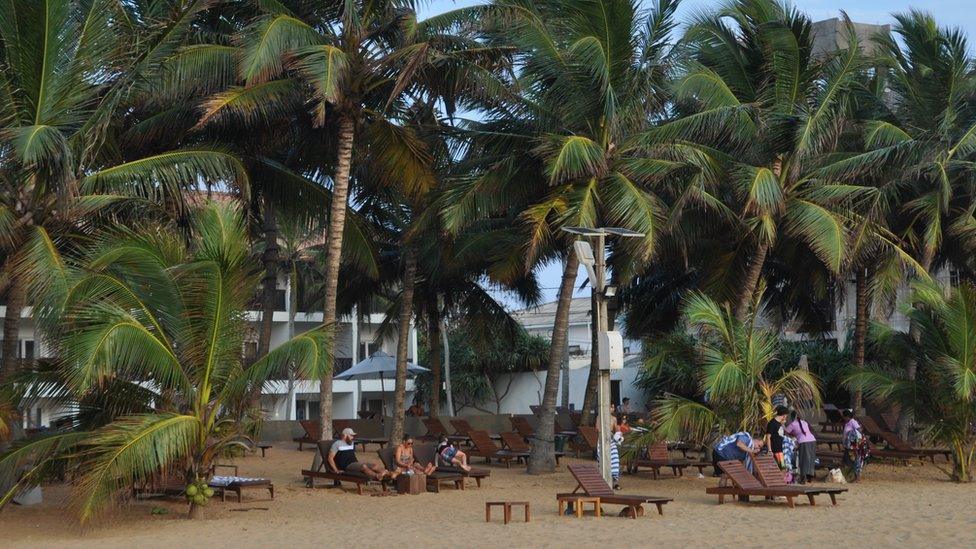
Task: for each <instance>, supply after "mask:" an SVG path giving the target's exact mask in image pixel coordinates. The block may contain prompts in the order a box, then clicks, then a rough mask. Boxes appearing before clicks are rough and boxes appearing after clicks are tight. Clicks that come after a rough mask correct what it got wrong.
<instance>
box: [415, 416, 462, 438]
mask: <svg viewBox="0 0 976 549" xmlns="http://www.w3.org/2000/svg"><path fill="white" fill-rule="evenodd" d="M423 421H424V427H426V428H427V434H426V435H425V438H428V439H432V440H440V438H441V437H442V436H444V437H447V440H450V441H451V442H453V443H454V444H470V442H471V440H470V439H469V438H468V437H467V436H465V435H452V434H450V433H449V432H447V428H446V427H444V424H443V423H441V420H439V419H437V418H436V417H428V418H424V420H423Z"/></svg>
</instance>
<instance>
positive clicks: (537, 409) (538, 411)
mask: <svg viewBox="0 0 976 549" xmlns="http://www.w3.org/2000/svg"><path fill="white" fill-rule="evenodd" d="M529 410H530V411H531V412H532V414H533V415H535V416H541V415H542V406H539V405H538V404H530V405H529Z"/></svg>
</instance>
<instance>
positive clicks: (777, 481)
mask: <svg viewBox="0 0 976 549" xmlns="http://www.w3.org/2000/svg"><path fill="white" fill-rule="evenodd" d="M752 459H753V464H754V468H755V470H756V477H757V478H758V479H759V482H761V483H762V485H763V486H765V487H766V488H792V489H794V490H796V491H798V492H799V491H801V490H802V491H803V495H814V496H818V495H820V494H827V495H828V496H830V503H832V504H833V505H837V494H842V493H844V492H846V491H847V488H837V487H827V486H806V485H803V486H797V485H795V484H787V483H786V477H785V475H783V471H782V470H781V469H780V468H779V465H778V464H777V463H776V458H774V457H773V456H772V454H763V455H760V456H753V458H752ZM810 505H813V499H811V500H810Z"/></svg>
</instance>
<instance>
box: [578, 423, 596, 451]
mask: <svg viewBox="0 0 976 549" xmlns="http://www.w3.org/2000/svg"><path fill="white" fill-rule="evenodd" d="M578 435H579V436H577V437H576V438H575V439H574V440H573V450H574V451H575V452H576V457H580V453H581V452H585V453H588V454H592V453H593V452H595V451H596V449H597V447H598V446H600V431H599V430H597V428H596V427H590V426H589V425H580V427H579V432H578Z"/></svg>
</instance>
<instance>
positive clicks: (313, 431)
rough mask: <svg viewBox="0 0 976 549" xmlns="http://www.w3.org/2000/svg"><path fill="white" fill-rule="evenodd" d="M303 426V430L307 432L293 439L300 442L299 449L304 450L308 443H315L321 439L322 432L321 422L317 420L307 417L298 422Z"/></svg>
mask: <svg viewBox="0 0 976 549" xmlns="http://www.w3.org/2000/svg"><path fill="white" fill-rule="evenodd" d="M298 424H299V425H301V426H302V430H303V431H304V432H305V434H304V435H302V436H300V437H295V438H293V439H292V440H293V441H294V442H297V443H298V450H299V451H302V450H303V449H304V446H305V445H306V444H315V443H316V442H318V440H319V433H320V427H319V426H320V425H321V424H320V423H319V422H317V421H312V420H309V419H305V420H302V421H299V422H298Z"/></svg>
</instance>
